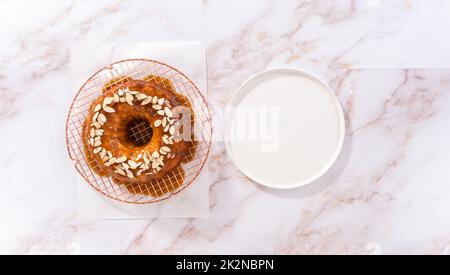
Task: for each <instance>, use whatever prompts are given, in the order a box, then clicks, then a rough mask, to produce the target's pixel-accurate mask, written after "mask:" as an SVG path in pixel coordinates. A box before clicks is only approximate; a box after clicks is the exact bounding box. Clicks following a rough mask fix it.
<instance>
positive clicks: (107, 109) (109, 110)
mask: <svg viewBox="0 0 450 275" xmlns="http://www.w3.org/2000/svg"><path fill="white" fill-rule="evenodd" d="M103 110H104V111H105V112H107V113H115V112H116V110H114V109H113V108H111V107H109V106H103Z"/></svg>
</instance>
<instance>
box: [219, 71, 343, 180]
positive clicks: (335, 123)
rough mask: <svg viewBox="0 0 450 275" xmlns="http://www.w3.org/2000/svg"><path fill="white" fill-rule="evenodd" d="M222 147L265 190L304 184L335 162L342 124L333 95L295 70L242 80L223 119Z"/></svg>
mask: <svg viewBox="0 0 450 275" xmlns="http://www.w3.org/2000/svg"><path fill="white" fill-rule="evenodd" d="M224 134H225V136H224V138H225V145H226V148H227V151H228V153H229V155H230V156H231V159H232V160H233V161H234V163H235V164H236V166H237V167H238V168H239V169H240V170H241V171H242V172H243V173H244V174H245V175H246V176H247V177H249V178H250V179H252V180H254V181H255V182H257V183H260V184H262V185H264V186H267V187H272V188H278V189H286V188H295V187H299V186H304V185H306V184H309V183H311V182H313V181H315V180H317V179H318V178H319V177H321V176H322V175H323V174H325V173H326V172H327V171H328V169H330V167H331V166H332V165H333V163H334V162H335V161H336V159H337V157H338V155H339V153H340V151H341V149H342V145H343V141H344V135H345V120H344V114H343V111H342V107H341V105H340V104H339V101H338V100H337V98H336V96H335V95H334V93H333V91H332V90H331V89H330V87H328V86H327V85H326V84H325V83H323V82H322V81H320V80H319V79H318V78H317V77H315V76H313V75H311V74H309V73H307V72H304V71H302V70H298V69H273V70H268V71H265V72H262V73H259V74H257V75H254V76H252V77H251V78H250V79H248V80H247V81H246V82H245V83H244V84H243V85H242V86H241V87H240V88H239V89H238V90H237V92H236V93H235V94H234V96H233V97H232V98H231V100H230V102H229V104H228V107H227V109H226V114H225V133H224Z"/></svg>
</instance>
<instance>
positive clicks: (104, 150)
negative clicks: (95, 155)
mask: <svg viewBox="0 0 450 275" xmlns="http://www.w3.org/2000/svg"><path fill="white" fill-rule="evenodd" d="M105 156H106V149H105V148H103V149H102V151H101V152H100V157H101V158H104V157H105Z"/></svg>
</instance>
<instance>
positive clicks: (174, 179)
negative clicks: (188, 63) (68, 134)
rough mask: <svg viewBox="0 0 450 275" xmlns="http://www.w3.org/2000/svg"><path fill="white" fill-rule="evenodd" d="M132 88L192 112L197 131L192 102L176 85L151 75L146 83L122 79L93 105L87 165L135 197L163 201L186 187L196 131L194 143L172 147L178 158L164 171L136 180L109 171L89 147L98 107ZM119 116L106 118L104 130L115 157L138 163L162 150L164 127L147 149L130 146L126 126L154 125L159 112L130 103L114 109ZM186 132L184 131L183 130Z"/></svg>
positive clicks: (155, 130)
mask: <svg viewBox="0 0 450 275" xmlns="http://www.w3.org/2000/svg"><path fill="white" fill-rule="evenodd" d="M125 86H126V87H128V88H129V89H130V90H133V91H139V92H141V93H144V94H146V95H151V96H158V98H161V97H163V98H166V99H167V100H169V102H170V104H171V105H172V107H176V106H180V105H184V106H185V107H187V108H188V109H189V110H191V129H194V113H193V111H192V105H191V102H190V101H189V99H188V98H186V97H185V96H183V95H181V94H179V93H177V92H176V90H175V88H174V86H173V84H172V82H171V81H170V80H168V79H166V78H162V77H160V76H155V75H148V76H146V77H144V78H143V79H142V80H133V79H132V78H131V77H126V76H124V77H120V78H114V79H112V80H110V81H109V82H108V83H107V84H106V85H105V86H104V87H103V89H102V95H101V96H99V97H98V98H97V99H96V100H95V101H94V102H92V104H91V107H90V111H89V113H88V116H87V119H86V120H85V122H84V124H83V133H82V136H83V144H84V151H85V156H86V160H87V163H88V164H89V166H90V168H91V169H92V170H93V171H94V172H95V173H97V174H98V175H99V176H109V177H111V178H112V180H113V182H115V183H116V184H123V185H124V186H125V187H126V188H127V189H128V191H129V192H130V193H132V194H143V195H148V196H153V197H160V196H162V195H164V194H167V193H169V192H173V191H175V190H176V189H178V188H179V187H180V185H182V184H183V182H184V178H185V171H184V170H183V168H182V167H181V164H182V163H187V162H189V161H192V160H193V158H194V157H195V151H196V147H197V142H196V141H194V134H193V131H192V135H191V140H190V141H185V140H182V141H180V142H176V143H175V144H174V145H171V149H172V153H175V157H174V158H172V159H167V158H166V159H165V161H164V166H163V168H162V169H161V171H159V172H157V173H155V174H151V175H148V174H146V173H143V174H142V175H141V176H136V177H134V178H132V179H130V178H128V177H125V176H121V175H119V174H117V173H115V172H114V169H113V168H112V167H107V166H105V165H104V164H103V161H102V160H101V158H100V157H99V156H98V154H94V153H93V148H92V147H91V146H90V145H89V144H88V140H89V130H90V124H91V122H92V117H93V115H94V111H93V109H94V106H96V105H97V104H99V103H102V102H103V99H104V98H105V97H109V96H112V94H114V93H115V92H116V91H117V90H118V89H119V88H121V87H125ZM114 108H115V110H116V112H115V113H108V114H106V118H107V122H106V123H105V125H104V126H103V129H104V134H103V137H102V147H103V148H105V149H106V150H108V151H110V152H112V153H113V155H115V156H123V155H125V156H127V158H129V159H135V158H136V157H137V156H138V155H139V154H141V153H144V152H148V153H149V154H150V155H151V153H152V152H153V151H155V150H158V149H159V148H160V147H161V146H162V145H163V142H162V139H161V137H162V135H163V131H162V129H161V127H158V128H154V127H152V128H153V135H152V137H151V139H150V141H149V142H148V143H147V144H145V145H143V146H136V145H135V144H132V143H130V142H128V140H129V139H127V138H126V135H127V133H128V131H127V129H126V125H127V124H128V122H129V121H130V120H132V119H144V120H147V121H148V122H150V124H151V125H153V124H154V121H155V120H156V119H158V116H157V115H156V111H155V110H154V109H153V108H151V104H148V105H145V106H141V105H140V104H139V103H136V102H135V104H134V105H132V106H131V105H129V104H127V103H117V104H116V105H114ZM180 131H181V132H182V131H183V129H180Z"/></svg>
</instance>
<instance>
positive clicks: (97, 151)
mask: <svg viewBox="0 0 450 275" xmlns="http://www.w3.org/2000/svg"><path fill="white" fill-rule="evenodd" d="M101 150H102V147H97V148H95V149H94V154H97V153H99V152H100V151H101Z"/></svg>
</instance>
